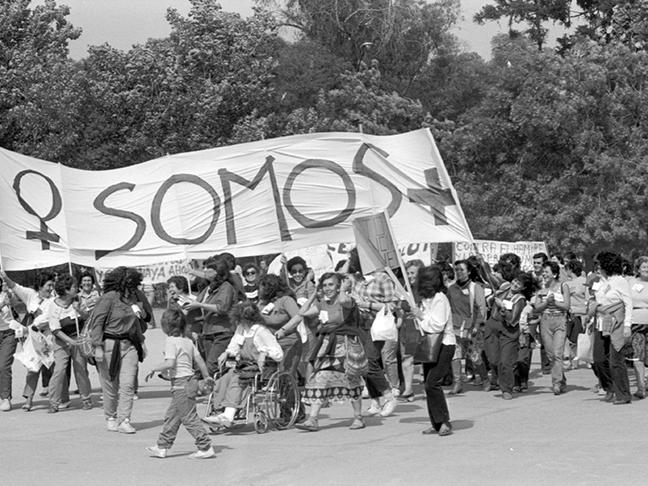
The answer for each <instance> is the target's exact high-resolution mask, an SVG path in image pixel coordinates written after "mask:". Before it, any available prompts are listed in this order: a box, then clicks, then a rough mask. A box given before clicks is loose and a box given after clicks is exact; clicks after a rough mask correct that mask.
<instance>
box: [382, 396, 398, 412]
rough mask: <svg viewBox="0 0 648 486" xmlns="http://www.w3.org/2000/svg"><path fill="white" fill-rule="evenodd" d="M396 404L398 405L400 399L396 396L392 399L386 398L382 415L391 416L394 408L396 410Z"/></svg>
mask: <svg viewBox="0 0 648 486" xmlns="http://www.w3.org/2000/svg"><path fill="white" fill-rule="evenodd" d="M396 405H398V401H397V400H396V399H395V398H393V397H392V398H391V399H389V400H386V401H385V403H384V405H383V406H382V410H381V411H380V416H381V417H389V416H390V415H391V414H392V413H394V410H396Z"/></svg>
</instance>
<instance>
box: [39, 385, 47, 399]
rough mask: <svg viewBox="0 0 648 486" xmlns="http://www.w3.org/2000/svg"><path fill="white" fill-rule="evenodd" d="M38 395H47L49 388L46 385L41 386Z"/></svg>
mask: <svg viewBox="0 0 648 486" xmlns="http://www.w3.org/2000/svg"><path fill="white" fill-rule="evenodd" d="M38 395H39V396H41V397H46V396H47V395H49V389H48V388H47V387H45V388H43V389H42V390H41V392H40V393H39V394H38Z"/></svg>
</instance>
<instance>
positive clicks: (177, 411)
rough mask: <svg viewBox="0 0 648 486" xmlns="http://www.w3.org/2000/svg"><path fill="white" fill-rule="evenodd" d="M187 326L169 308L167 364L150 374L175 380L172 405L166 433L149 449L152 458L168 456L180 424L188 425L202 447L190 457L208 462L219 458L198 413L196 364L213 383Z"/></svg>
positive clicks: (165, 328)
mask: <svg viewBox="0 0 648 486" xmlns="http://www.w3.org/2000/svg"><path fill="white" fill-rule="evenodd" d="M185 327H186V322H185V319H184V315H183V314H182V312H181V311H180V310H179V309H169V310H167V311H165V312H164V314H163V315H162V330H163V331H164V332H165V334H166V335H167V337H166V341H165V345H164V363H161V364H160V365H158V366H156V367H155V368H153V369H152V370H151V371H150V372H149V373H148V374H147V375H146V381H148V380H149V379H150V378H151V377H153V375H154V374H155V373H158V372H168V376H169V378H170V379H171V405H169V408H168V409H167V411H166V415H165V417H164V425H163V426H162V432H161V433H160V436H159V437H158V441H157V445H155V446H153V447H147V448H146V450H147V451H148V453H149V454H150V455H151V456H152V457H159V458H165V457H166V455H167V451H168V450H169V449H170V448H171V446H172V445H173V443H174V441H175V438H176V435H177V434H178V429H179V428H180V424H182V425H184V426H185V428H186V429H187V431H188V432H189V433H190V434H191V435H192V436H193V438H194V439H195V441H196V447H198V451H196V452H194V453H193V454H191V455H190V456H189V457H190V458H192V459H208V458H210V457H214V456H215V455H216V453H215V452H214V449H213V448H212V445H211V439H210V438H209V436H208V435H207V432H206V431H205V429H204V428H203V425H202V423H201V422H200V419H199V418H198V414H197V413H196V395H197V392H198V380H197V379H196V378H195V376H194V367H193V365H194V363H195V364H196V365H197V366H198V369H199V370H200V372H201V373H202V375H203V378H205V380H211V381H213V380H212V378H211V377H210V376H209V373H208V371H207V366H205V362H204V361H203V359H202V358H201V357H200V354H199V353H198V350H197V349H196V346H195V345H194V343H193V342H192V341H191V339H189V338H187V337H185Z"/></svg>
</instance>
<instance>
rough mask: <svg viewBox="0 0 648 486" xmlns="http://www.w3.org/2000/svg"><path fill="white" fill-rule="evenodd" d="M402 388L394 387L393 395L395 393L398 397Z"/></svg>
mask: <svg viewBox="0 0 648 486" xmlns="http://www.w3.org/2000/svg"><path fill="white" fill-rule="evenodd" d="M400 394H401V393H400V390H399V389H398V388H392V395H394V396H395V397H396V398H398V397H400Z"/></svg>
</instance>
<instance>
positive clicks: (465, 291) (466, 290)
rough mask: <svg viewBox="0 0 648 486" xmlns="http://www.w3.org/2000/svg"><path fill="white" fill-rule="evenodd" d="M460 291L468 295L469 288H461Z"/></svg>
mask: <svg viewBox="0 0 648 486" xmlns="http://www.w3.org/2000/svg"><path fill="white" fill-rule="evenodd" d="M461 293H462V294H464V295H470V289H461Z"/></svg>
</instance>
